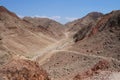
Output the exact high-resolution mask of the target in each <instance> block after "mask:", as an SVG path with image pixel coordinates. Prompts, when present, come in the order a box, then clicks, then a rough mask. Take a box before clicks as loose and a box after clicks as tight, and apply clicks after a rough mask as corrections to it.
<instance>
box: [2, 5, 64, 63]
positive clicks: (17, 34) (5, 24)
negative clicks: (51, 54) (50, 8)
mask: <svg viewBox="0 0 120 80" xmlns="http://www.w3.org/2000/svg"><path fill="white" fill-rule="evenodd" d="M43 20H44V19H43ZM44 21H45V22H48V25H49V21H50V24H51V25H52V24H53V25H59V26H56V27H57V28H54V27H53V28H52V27H51V28H50V29H48V28H44V27H43V26H42V27H40V26H35V25H34V24H32V23H28V22H26V21H25V20H22V19H20V18H19V17H17V15H16V14H15V13H13V12H11V11H9V10H7V9H6V8H5V7H3V6H0V44H1V45H0V63H1V64H3V63H4V59H5V61H6V60H7V59H8V58H9V56H13V54H15V55H16V54H17V55H22V56H26V57H29V58H32V57H33V56H35V55H36V54H38V53H40V51H42V50H44V48H46V47H48V46H49V45H52V44H53V43H55V42H56V41H58V40H57V39H58V38H60V37H62V35H63V33H62V32H61V29H60V28H59V27H60V26H62V25H61V24H59V23H57V22H55V21H52V20H48V19H45V20H44ZM41 25H46V23H44V22H43V23H42V22H41ZM39 27H40V29H39ZM48 27H49V26H48ZM62 28H63V27H62ZM57 29H58V30H57ZM36 30H37V31H36ZM42 30H43V31H42ZM54 30H55V31H54ZM59 31H60V32H59ZM43 32H44V33H43ZM56 32H58V33H60V34H56ZM49 33H51V34H50V35H51V36H52V37H51V36H50V35H49V36H48V35H47V34H49ZM53 37H54V38H53Z"/></svg>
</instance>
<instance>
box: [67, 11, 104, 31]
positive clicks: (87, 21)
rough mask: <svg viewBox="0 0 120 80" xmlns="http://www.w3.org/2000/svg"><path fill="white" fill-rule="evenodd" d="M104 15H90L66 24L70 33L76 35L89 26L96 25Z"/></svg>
mask: <svg viewBox="0 0 120 80" xmlns="http://www.w3.org/2000/svg"><path fill="white" fill-rule="evenodd" d="M102 15H103V14H102V13H99V12H91V13H88V14H87V15H86V16H85V17H83V18H80V19H77V20H75V21H72V22H68V23H67V24H65V25H66V26H67V31H68V32H73V33H76V32H77V31H78V30H80V29H82V28H84V27H87V26H89V25H94V24H95V23H96V21H97V19H98V18H99V17H101V16H102Z"/></svg>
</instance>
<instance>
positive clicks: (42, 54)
mask: <svg viewBox="0 0 120 80" xmlns="http://www.w3.org/2000/svg"><path fill="white" fill-rule="evenodd" d="M65 36H66V37H65V38H64V39H61V40H60V41H58V42H56V43H54V44H53V45H50V46H48V47H46V48H45V49H43V50H42V51H40V52H39V53H38V54H37V55H36V56H35V57H33V58H32V60H35V61H37V60H38V59H39V58H42V61H43V60H45V59H46V58H47V56H51V55H52V54H50V53H52V52H54V51H55V50H64V48H65V47H67V46H69V45H71V44H72V39H70V38H69V37H68V35H67V33H65Z"/></svg>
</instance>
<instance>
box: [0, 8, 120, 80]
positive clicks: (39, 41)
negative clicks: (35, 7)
mask: <svg viewBox="0 0 120 80" xmlns="http://www.w3.org/2000/svg"><path fill="white" fill-rule="evenodd" d="M65 26H66V28H64V26H63V25H62V24H60V23H58V22H56V21H53V20H50V19H46V18H31V17H25V18H23V19H20V18H19V17H17V15H15V14H14V13H13V12H10V11H8V10H7V9H6V8H4V7H2V6H1V7H0V64H1V66H0V76H2V77H0V79H2V80H4V79H5V80H6V79H7V80H8V79H9V80H13V79H18V80H22V79H23V80H28V79H30V80H49V79H50V80H96V79H97V80H103V79H105V80H115V77H116V78H117V79H119V76H120V72H119V71H120V55H119V53H120V11H119V10H117V11H112V12H111V13H108V14H105V15H103V14H102V13H98V12H92V13H89V14H88V15H87V16H85V17H83V18H81V19H78V20H76V21H73V22H70V23H67V24H66V25H65ZM65 29H66V30H65ZM12 73H14V74H12ZM26 76H27V77H26Z"/></svg>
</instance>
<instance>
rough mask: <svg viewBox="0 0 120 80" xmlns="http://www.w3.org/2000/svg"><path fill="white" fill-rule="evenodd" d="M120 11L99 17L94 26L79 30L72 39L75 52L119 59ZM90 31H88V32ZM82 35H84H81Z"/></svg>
mask: <svg viewBox="0 0 120 80" xmlns="http://www.w3.org/2000/svg"><path fill="white" fill-rule="evenodd" d="M119 17H120V11H119V10H118V11H113V12H111V13H109V14H106V15H104V16H103V17H101V18H100V19H99V20H98V21H97V23H96V25H95V26H93V27H89V26H88V27H89V28H86V29H85V30H86V31H85V30H80V32H78V33H77V34H76V35H75V36H74V37H73V39H75V41H76V43H75V44H74V45H73V46H74V47H73V49H75V51H76V50H77V51H80V52H83V53H89V54H90V53H92V54H96V55H102V56H107V57H113V58H115V59H118V60H119V59H120V57H119V52H120V49H119V46H120V22H119V21H120V20H119ZM89 29H90V30H89ZM83 34H84V35H83ZM82 38H83V39H84V40H82ZM81 40H82V41H81Z"/></svg>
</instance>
